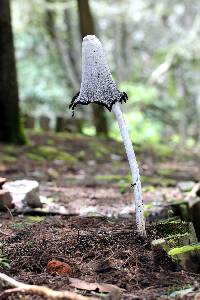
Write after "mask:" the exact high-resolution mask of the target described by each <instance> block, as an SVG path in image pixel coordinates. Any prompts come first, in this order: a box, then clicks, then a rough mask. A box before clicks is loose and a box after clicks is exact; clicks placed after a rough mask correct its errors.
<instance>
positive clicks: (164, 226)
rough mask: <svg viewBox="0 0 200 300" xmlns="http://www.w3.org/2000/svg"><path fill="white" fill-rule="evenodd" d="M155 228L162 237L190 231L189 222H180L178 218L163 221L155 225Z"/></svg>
mask: <svg viewBox="0 0 200 300" xmlns="http://www.w3.org/2000/svg"><path fill="white" fill-rule="evenodd" d="M156 230H157V232H158V233H159V234H161V235H162V236H163V237H167V236H170V235H176V234H184V233H187V232H190V230H191V229H190V223H186V222H182V221H180V220H175V221H169V220H167V221H163V222H160V223H159V224H157V225H156Z"/></svg>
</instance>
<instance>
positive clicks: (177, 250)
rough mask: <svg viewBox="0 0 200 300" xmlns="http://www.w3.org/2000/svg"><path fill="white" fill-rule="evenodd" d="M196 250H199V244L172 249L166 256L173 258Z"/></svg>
mask: <svg viewBox="0 0 200 300" xmlns="http://www.w3.org/2000/svg"><path fill="white" fill-rule="evenodd" d="M197 250H200V243H197V244H191V245H187V246H183V247H176V248H173V249H171V250H169V252H168V255H170V256H174V255H178V254H182V253H186V252H190V251H197Z"/></svg>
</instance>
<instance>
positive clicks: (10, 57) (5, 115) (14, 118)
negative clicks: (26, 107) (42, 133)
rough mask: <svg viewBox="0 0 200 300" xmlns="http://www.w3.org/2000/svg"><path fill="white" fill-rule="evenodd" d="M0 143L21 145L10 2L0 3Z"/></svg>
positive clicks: (22, 136) (23, 139)
mask: <svg viewBox="0 0 200 300" xmlns="http://www.w3.org/2000/svg"><path fill="white" fill-rule="evenodd" d="M0 12H1V13H0V45H1V52H0V105H1V109H0V141H1V142H7V143H17V144H21V143H24V142H25V137H24V135H23V131H22V128H21V125H20V114H19V96H18V85H17V74H16V66H15V55H14V41H13V33H12V25H11V13H10V1H9V0H1V1H0Z"/></svg>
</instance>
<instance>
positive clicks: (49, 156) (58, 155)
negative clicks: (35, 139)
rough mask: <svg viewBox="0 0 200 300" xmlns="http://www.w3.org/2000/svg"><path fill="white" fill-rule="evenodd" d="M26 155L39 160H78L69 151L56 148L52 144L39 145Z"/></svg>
mask: <svg viewBox="0 0 200 300" xmlns="http://www.w3.org/2000/svg"><path fill="white" fill-rule="evenodd" d="M27 156H28V158H30V159H32V160H35V161H39V162H42V161H45V160H61V161H64V162H66V163H71V164H74V163H77V162H78V160H77V158H76V157H74V156H73V155H71V154H70V153H68V152H66V151H62V150H58V149H56V148H55V147H53V146H39V147H37V148H36V149H34V150H33V151H32V152H30V153H28V155H27Z"/></svg>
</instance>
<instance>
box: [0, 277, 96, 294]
mask: <svg viewBox="0 0 200 300" xmlns="http://www.w3.org/2000/svg"><path fill="white" fill-rule="evenodd" d="M0 281H3V282H5V283H7V284H8V286H11V287H13V288H10V289H7V290H5V291H3V292H2V293H1V294H0V299H3V298H5V299H7V298H6V296H8V295H9V294H13V293H22V294H29V295H37V296H41V297H43V298H44V299H48V300H50V299H51V300H98V298H95V297H86V296H82V295H78V294H76V293H73V292H69V291H54V290H52V289H50V288H48V287H45V286H38V285H31V284H25V283H22V282H19V281H16V280H15V279H13V278H11V277H9V276H7V275H5V274H3V273H0ZM0 286H2V282H0Z"/></svg>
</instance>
